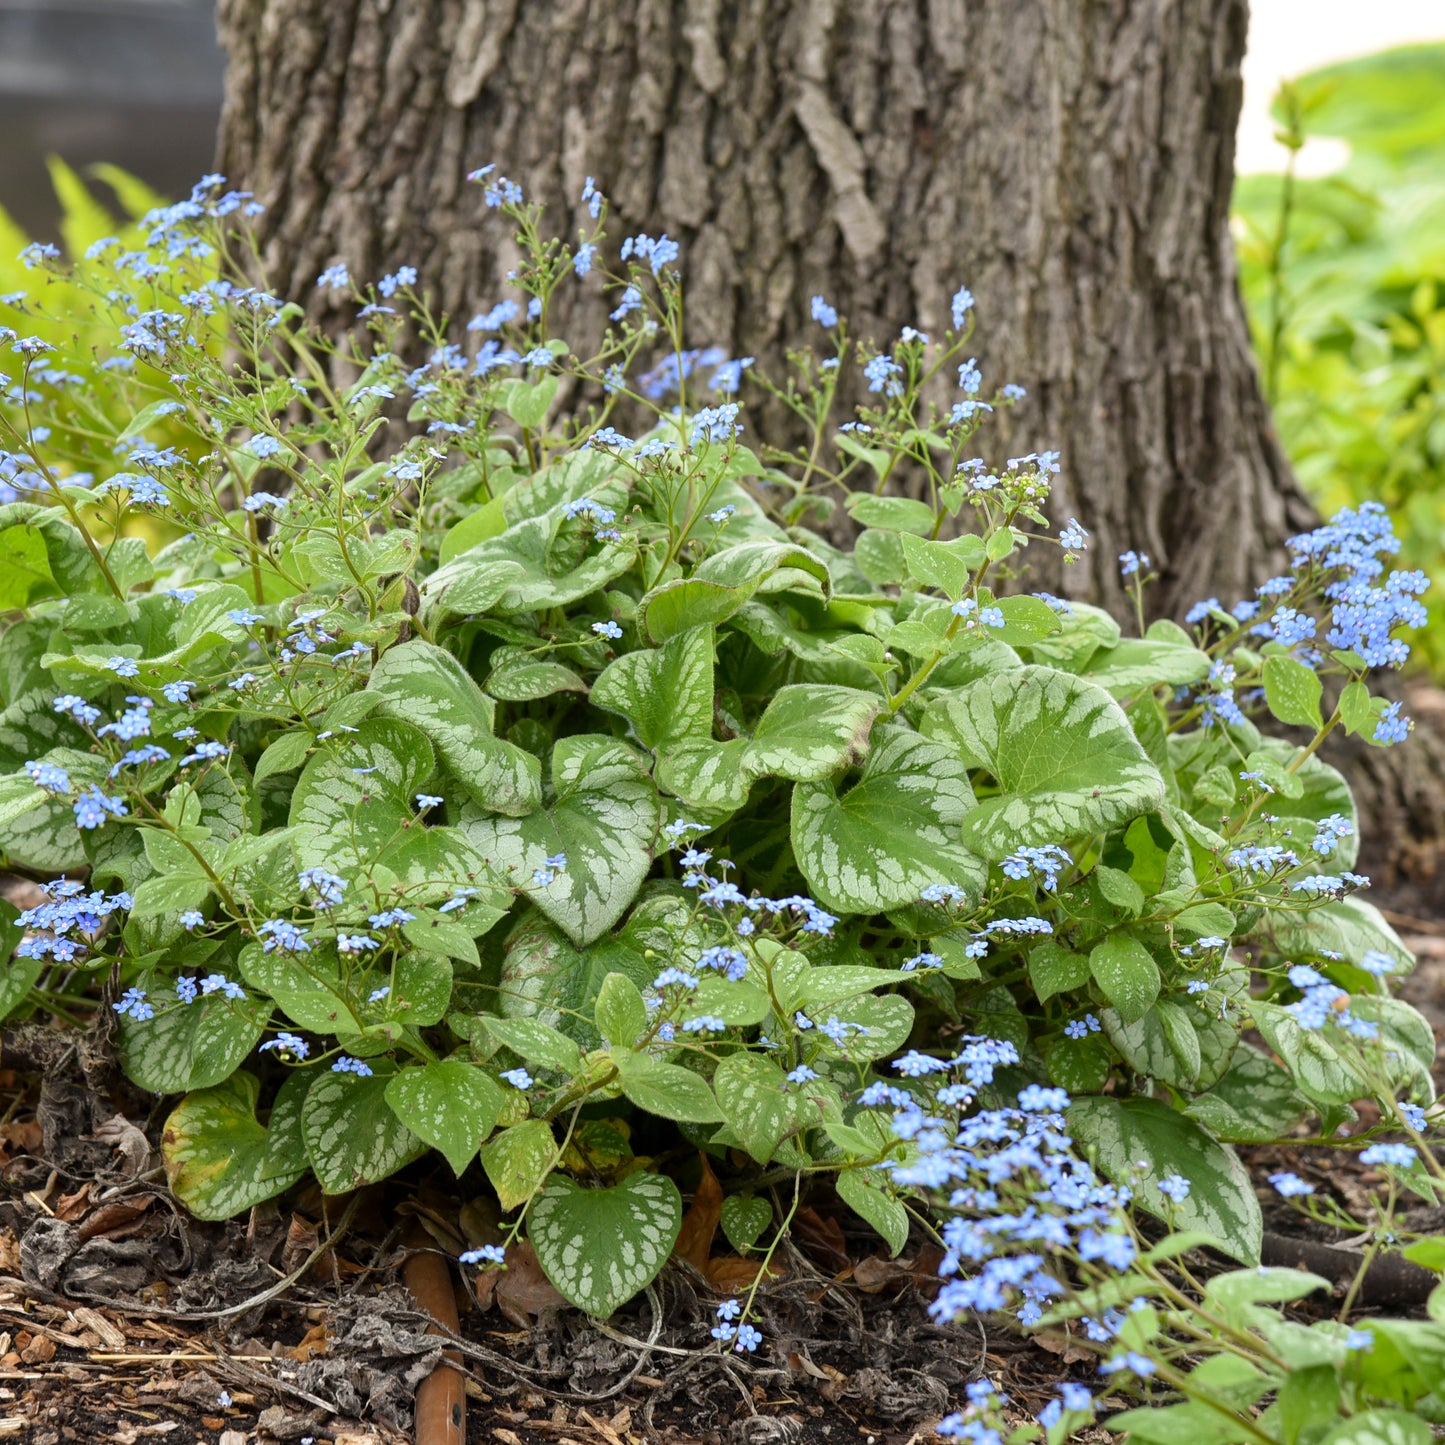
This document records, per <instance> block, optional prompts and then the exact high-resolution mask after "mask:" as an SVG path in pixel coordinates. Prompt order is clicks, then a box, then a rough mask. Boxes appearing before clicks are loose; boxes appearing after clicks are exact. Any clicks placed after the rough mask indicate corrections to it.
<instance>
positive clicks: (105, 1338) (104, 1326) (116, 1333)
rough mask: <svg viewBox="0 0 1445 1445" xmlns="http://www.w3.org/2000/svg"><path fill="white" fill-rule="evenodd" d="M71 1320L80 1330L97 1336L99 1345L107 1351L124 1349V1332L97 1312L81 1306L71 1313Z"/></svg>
mask: <svg viewBox="0 0 1445 1445" xmlns="http://www.w3.org/2000/svg"><path fill="white" fill-rule="evenodd" d="M71 1318H72V1319H73V1320H74V1321H75V1323H76V1324H78V1325H79V1326H80V1327H81V1329H84V1330H89V1331H90V1332H91V1333H92V1334H93V1335H98V1336H99V1337H100V1342H101V1344H103V1345H104V1346H105V1347H106V1348H107V1349H108V1350H121V1349H124V1348H125V1332H124V1331H123V1330H119V1329H117V1328H116V1327H115V1326H114V1325H113V1324H111V1322H110V1321H109V1320H108V1319H106V1317H105V1316H104V1315H103V1314H101V1313H100V1311H99V1310H93V1309H90V1308H88V1307H87V1306H85V1305H82V1306H81V1307H80V1308H79V1309H77V1310H75V1311H74V1312H73V1313H72V1315H71Z"/></svg>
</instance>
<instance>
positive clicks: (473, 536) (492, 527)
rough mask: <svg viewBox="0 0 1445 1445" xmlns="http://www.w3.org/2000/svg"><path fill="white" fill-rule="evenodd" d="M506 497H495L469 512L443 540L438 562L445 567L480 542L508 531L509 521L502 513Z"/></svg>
mask: <svg viewBox="0 0 1445 1445" xmlns="http://www.w3.org/2000/svg"><path fill="white" fill-rule="evenodd" d="M504 501H505V498H504V497H493V498H492V499H491V501H490V502H484V503H483V504H482V505H481V506H480V507H478V508H477V509H476V510H475V511H472V512H468V513H467V515H466V516H465V517H463V518H462V519H461V521H460V522H458V523H457V524H456V526H454V527H452V528H451V530H450V531H448V532H447V534H446V536H444V537H443V538H442V542H441V548H440V551H439V553H438V560H439V561H440V562H441V563H442V565H445V564H446V563H448V562H450V561H451V560H452V558H453V557H460V556H461V555H462V553H463V552H466V551H469V550H470V549H471V548H472V547H475V546H476V545H477V544H478V543H479V542H485V541H488V540H489V539H490V538H492V537H500V536H501V535H502V533H503V532H505V531H506V530H507V519H506V517H505V516H504V515H503V513H502V503H503V502H504Z"/></svg>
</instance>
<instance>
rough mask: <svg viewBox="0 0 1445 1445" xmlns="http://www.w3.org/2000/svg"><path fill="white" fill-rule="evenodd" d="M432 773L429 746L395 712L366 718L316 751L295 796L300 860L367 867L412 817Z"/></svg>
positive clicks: (339, 868) (341, 868)
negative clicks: (327, 748)
mask: <svg viewBox="0 0 1445 1445" xmlns="http://www.w3.org/2000/svg"><path fill="white" fill-rule="evenodd" d="M431 773H432V750H431V744H430V743H428V742H427V740H426V737H425V736H424V735H423V734H422V732H421V731H420V730H419V729H417V728H415V727H413V726H412V725H411V724H410V723H406V722H400V721H398V720H397V719H395V718H381V717H372V718H367V719H366V721H365V722H363V723H362V724H361V726H360V728H359V729H358V730H357V731H356V732H355V733H353V734H348V735H347V736H346V737H345V739H344V740H343V741H341V742H340V743H339V744H338V745H337V746H336V748H335V750H334V751H327V752H318V753H316V754H315V755H314V756H313V757H312V759H311V761H310V762H309V763H307V764H306V766H305V767H304V768H303V769H302V771H301V777H300V779H299V780H298V781H297V784H296V789H295V791H294V792H293V793H292V795H291V814H290V819H289V822H290V824H291V826H292V827H294V828H297V829H300V830H301V832H302V836H301V838H300V840H299V842H298V845H297V853H298V856H299V858H300V860H301V863H302V866H303V867H326V868H329V869H330V870H331V871H332V872H334V873H343V874H344V873H352V872H358V871H365V870H367V869H369V868H370V866H371V865H372V864H373V863H374V862H375V861H376V860H377V859H378V858H379V857H380V856H381V855H382V854H383V852H385V850H386V848H387V847H388V845H389V844H392V843H394V842H396V841H397V840H398V838H399V837H400V835H401V832H402V829H403V827H404V826H405V825H407V824H409V823H410V822H411V820H412V819H413V818H414V817H415V814H416V803H415V799H416V794H417V793H418V792H419V791H421V789H422V787H423V786H424V784H425V783H426V781H427V779H428V778H429V777H430V776H431Z"/></svg>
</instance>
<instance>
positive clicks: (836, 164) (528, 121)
mask: <svg viewBox="0 0 1445 1445" xmlns="http://www.w3.org/2000/svg"><path fill="white" fill-rule="evenodd" d="M1247 19H1248V13H1247V5H1246V0H1009V3H1002V0H863V3H853V4H845V3H841V0H734V3H733V4H731V5H726V6H725V5H722V4H721V3H719V0H548V3H531V4H523V3H521V0H220V5H219V27H220V34H221V39H222V42H223V44H224V46H225V49H226V51H227V53H228V56H229V61H230V69H229V74H228V80H227V92H226V100H225V108H224V112H223V116H222V125H221V141H220V151H219V160H218V166H219V168H220V169H221V170H222V171H224V172H225V173H226V174H227V175H229V176H231V177H232V180H233V182H239V183H244V184H246V185H248V186H249V187H251V188H252V189H254V190H255V191H256V193H257V195H258V197H259V198H260V199H261V200H262V201H264V202H265V203H266V205H267V207H268V210H267V211H266V213H265V215H264V216H263V217H262V218H261V220H260V227H261V235H262V239H263V243H264V256H265V259H266V262H267V265H268V269H269V273H270V277H269V279H270V283H271V284H272V285H273V287H275V288H277V289H279V290H280V291H282V292H283V293H285V294H287V295H288V296H291V297H294V298H297V299H304V298H310V304H312V305H317V306H320V305H323V304H327V303H325V302H323V301H321V300H320V299H319V298H316V297H315V296H314V293H313V289H312V288H313V286H314V282H315V279H316V277H317V276H318V274H319V273H320V272H321V271H322V270H323V269H324V268H325V267H327V266H328V265H330V264H332V263H333V262H336V261H345V262H346V263H347V264H348V266H349V267H350V269H351V272H352V274H353V275H354V276H357V277H378V276H380V275H381V274H382V273H383V272H384V271H388V270H392V269H394V268H395V267H396V266H397V265H400V264H404V263H405V264H411V265H414V266H416V267H417V268H418V270H419V272H420V273H421V278H422V282H423V284H424V285H425V286H426V288H427V289H428V290H429V291H430V292H431V294H432V295H433V297H434V298H436V300H437V302H438V303H439V304H440V306H441V307H442V308H443V309H445V310H447V311H449V312H451V313H452V314H453V315H456V316H459V317H465V316H469V315H471V314H472V312H473V311H476V310H479V309H483V308H486V307H489V306H491V305H492V304H493V303H495V302H496V301H497V300H498V299H500V298H501V297H502V296H503V295H504V294H505V288H506V273H507V271H508V270H509V269H511V267H512V266H513V265H514V264H515V261H516V256H515V253H514V250H513V247H512V243H511V240H510V236H509V233H508V229H507V228H506V227H505V226H504V225H502V224H499V223H498V221H497V218H496V217H495V215H491V214H490V213H488V212H487V211H486V210H485V208H484V205H483V201H482V197H481V193H480V188H478V187H476V186H474V185H471V184H469V183H468V182H467V181H466V180H465V176H466V173H467V172H468V171H469V170H471V169H473V168H475V167H478V166H482V165H486V164H489V163H493V162H495V163H496V164H497V166H498V169H499V170H500V171H502V172H504V173H505V174H506V175H508V176H510V177H512V178H513V179H514V180H517V181H519V182H520V183H521V184H522V185H523V186H524V187H525V189H526V191H527V194H528V196H529V197H533V198H537V199H541V200H544V201H546V203H547V206H548V221H549V223H550V226H551V227H553V228H555V229H556V231H557V232H558V233H559V234H564V235H566V234H571V233H573V232H575V231H576V230H577V229H578V228H580V227H582V226H584V225H585V224H586V221H587V218H586V216H585V214H584V209H583V206H582V204H581V202H580V200H579V194H580V191H581V188H582V184H583V181H584V179H585V178H586V177H587V176H588V175H593V176H595V177H596V178H597V181H598V184H599V186H600V187H601V189H602V190H603V191H604V192H605V194H606V195H607V196H608V198H609V203H610V205H611V206H612V219H611V222H610V225H609V231H610V233H611V236H612V240H613V243H614V244H616V243H617V242H618V241H620V240H621V238H622V237H623V236H625V235H628V234H631V233H632V232H634V231H643V230H645V231H647V232H649V233H651V234H657V233H658V232H660V231H666V232H667V233H668V234H670V235H671V236H672V237H673V238H674V239H676V240H678V241H679V242H680V244H681V246H682V270H683V276H684V281H685V285H686V290H687V300H688V318H689V330H690V340H691V341H692V342H693V343H694V344H714V343H715V344H718V345H722V346H725V347H728V348H730V349H733V350H734V352H736V351H737V350H739V349H740V350H745V351H746V352H747V353H748V354H750V355H754V356H756V357H757V358H758V364H759V366H760V367H767V368H769V369H771V370H772V371H773V373H774V374H775V375H776V374H780V373H781V370H782V357H783V353H784V351H785V349H786V348H788V347H789V346H793V345H797V344H799V342H800V340H806V339H808V338H810V337H814V338H815V337H817V336H818V334H819V333H818V332H817V331H816V330H815V329H814V327H815V323H813V322H812V321H811V320H810V317H809V298H810V297H811V296H812V295H813V294H815V293H820V292H821V293H823V294H824V295H826V296H827V297H828V299H829V300H830V301H831V302H832V303H833V304H834V305H835V306H837V308H838V309H839V311H840V312H841V313H842V314H843V315H844V316H846V317H847V318H848V320H849V323H850V329H851V333H852V334H853V335H855V336H861V337H865V338H866V337H869V336H877V337H879V338H886V337H891V336H893V335H895V334H896V333H897V330H898V328H899V327H900V326H902V325H905V324H909V325H913V326H917V327H919V328H920V329H922V330H924V331H931V332H938V331H941V330H943V328H944V327H945V326H946V324H947V320H948V305H949V298H950V297H951V295H952V293H953V292H954V290H955V289H956V288H957V287H958V286H959V285H960V284H967V285H968V286H969V287H970V289H971V290H972V291H973V292H974V294H975V295H976V297H977V315H978V319H979V353H980V359H981V362H982V364H983V366H984V372H985V384H986V386H992V385H993V384H995V383H1001V382H1004V381H1017V382H1019V383H1021V384H1023V385H1025V386H1026V387H1027V388H1028V390H1029V396H1028V399H1027V400H1026V401H1025V402H1023V403H1022V404H1020V406H1018V407H1017V408H1016V409H1013V410H1011V411H1009V412H1007V413H1005V414H1003V415H1001V416H1000V417H998V418H996V424H995V426H994V427H992V428H991V429H990V433H991V434H990V440H989V442H988V446H989V448H990V449H991V450H992V449H997V451H998V452H999V453H1000V454H1002V455H1004V456H1006V455H1008V454H1010V453H1014V452H1023V451H1034V450H1043V449H1046V448H1057V449H1059V450H1060V451H1061V452H1062V454H1063V470H1062V473H1061V475H1060V476H1059V477H1058V478H1057V479H1056V488H1055V493H1054V500H1053V502H1052V504H1051V511H1052V514H1053V515H1054V516H1055V518H1057V519H1059V520H1063V519H1065V518H1067V517H1069V516H1071V515H1075V516H1077V517H1079V518H1080V519H1081V520H1082V521H1083V523H1084V525H1085V526H1086V527H1088V529H1089V530H1090V531H1091V532H1092V533H1093V534H1094V537H1095V543H1094V546H1093V548H1092V550H1091V551H1090V553H1089V554H1088V555H1087V557H1086V558H1085V559H1084V560H1083V561H1082V562H1080V563H1079V564H1077V565H1076V566H1074V567H1070V568H1067V569H1065V568H1063V567H1062V566H1061V564H1060V562H1059V560H1058V554H1057V553H1056V552H1055V551H1054V550H1053V549H1044V548H1034V549H1033V550H1032V552H1031V553H1030V563H1031V572H1030V578H1029V582H1030V585H1031V586H1036V587H1046V588H1048V589H1050V590H1052V591H1056V592H1060V593H1062V594H1063V595H1066V596H1073V597H1086V598H1090V599H1092V600H1098V601H1103V602H1104V603H1106V604H1108V605H1111V606H1114V607H1119V606H1120V605H1121V604H1122V602H1123V595H1122V592H1121V589H1120V583H1119V579H1118V574H1117V569H1116V567H1115V563H1114V557H1115V554H1116V553H1117V552H1120V551H1122V550H1124V549H1125V548H1131V547H1132V548H1135V549H1137V550H1139V551H1142V552H1147V553H1148V554H1149V555H1150V557H1151V558H1152V559H1153V562H1154V564H1155V566H1156V568H1157V569H1158V571H1159V573H1160V578H1161V580H1160V583H1159V586H1158V591H1157V593H1156V595H1155V597H1154V605H1155V607H1156V608H1157V609H1158V610H1159V611H1161V612H1165V613H1177V612H1179V611H1181V610H1182V609H1183V608H1185V607H1187V606H1188V605H1189V604H1190V603H1192V602H1193V601H1195V600H1197V599H1198V598H1200V597H1203V596H1207V595H1213V596H1218V597H1219V598H1220V599H1221V601H1223V602H1224V603H1225V605H1229V604H1231V603H1232V602H1233V601H1234V600H1236V599H1237V598H1241V597H1246V596H1250V595H1252V592H1253V588H1254V586H1255V585H1256V584H1257V583H1258V582H1259V581H1261V580H1262V579H1263V578H1264V577H1265V576H1267V575H1269V573H1270V572H1272V571H1276V570H1278V569H1279V564H1280V563H1281V561H1282V559H1283V552H1282V546H1281V544H1282V542H1283V539H1284V538H1285V537H1287V536H1289V535H1290V534H1292V533H1293V532H1296V531H1299V530H1302V529H1304V528H1306V527H1308V526H1310V525H1311V524H1312V522H1313V521H1314V516H1313V513H1312V510H1311V508H1310V506H1309V504H1308V502H1307V500H1306V499H1305V497H1304V495H1303V494H1302V492H1301V491H1300V490H1299V487H1298V485H1297V484H1296V482H1295V480H1294V477H1293V475H1292V474H1291V472H1290V469H1289V466H1288V464H1287V462H1286V460H1285V458H1284V457H1283V455H1282V453H1281V451H1280V448H1279V446H1278V444H1277V442H1276V440H1275V437H1274V433H1273V431H1272V428H1271V425H1270V419H1269V414H1268V410H1267V408H1266V406H1265V403H1264V401H1263V398H1262V396H1261V393H1260V390H1259V386H1258V383H1257V378H1256V373H1255V368H1254V362H1253V358H1252V355H1251V352H1250V346H1249V338H1248V333H1247V329H1246V325H1245V320H1244V315H1243V309H1242V305H1241V301H1240V298H1239V293H1238V289H1237V286H1236V283H1235V274H1234V260H1233V250H1232V246H1231V242H1230V238H1229V230H1228V221H1229V197H1230V191H1231V187H1232V184H1233V151H1234V137H1235V127H1236V122H1237V120H1238V115H1239V105H1240V97H1241V82H1240V62H1241V59H1242V57H1243V54H1244V47H1245V38H1246V30H1247ZM559 300H560V301H561V305H560V306H557V305H556V303H555V302H554V313H553V314H554V316H555V318H556V323H557V324H556V327H555V330H556V334H558V335H562V336H566V337H569V338H574V339H576V341H577V342H578V344H582V343H584V342H586V341H589V340H590V339H591V338H593V337H596V336H599V335H600V334H601V330H602V328H603V326H604V325H605V309H606V308H605V306H604V302H603V298H602V296H601V293H600V291H599V290H597V289H596V288H595V287H592V286H589V285H587V284H576V285H573V286H571V287H570V289H565V294H564V295H563V296H562V297H560V298H559ZM764 420H766V418H764ZM757 429H759V430H762V428H757ZM1395 792H1396V795H1397V796H1395V797H1394V798H1393V800H1392V801H1391V803H1390V808H1386V809H1385V811H1386V812H1389V811H1390V809H1391V808H1393V810H1394V813H1395V814H1398V815H1400V816H1402V817H1404V818H1405V819H1406V820H1407V826H1411V827H1414V828H1415V829H1416V831H1417V832H1418V831H1419V829H1420V828H1421V827H1425V828H1426V831H1427V833H1428V835H1429V837H1431V838H1433V839H1437V840H1438V837H1439V834H1440V823H1439V821H1438V819H1437V818H1435V817H1434V812H1433V809H1430V808H1429V804H1428V802H1427V801H1425V800H1424V799H1423V797H1422V795H1421V792H1420V788H1419V787H1418V786H1415V785H1411V787H1410V788H1408V789H1405V790H1404V791H1401V789H1400V788H1396V790H1395ZM1407 792H1408V793H1409V794H1410V796H1409V798H1408V799H1407V798H1406V796H1405V793H1407ZM1422 809H1423V810H1425V811H1428V812H1429V813H1430V821H1429V823H1428V824H1427V823H1426V821H1425V812H1424V811H1422Z"/></svg>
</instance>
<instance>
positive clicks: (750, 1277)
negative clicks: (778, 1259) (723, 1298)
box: [704, 1254, 787, 1294]
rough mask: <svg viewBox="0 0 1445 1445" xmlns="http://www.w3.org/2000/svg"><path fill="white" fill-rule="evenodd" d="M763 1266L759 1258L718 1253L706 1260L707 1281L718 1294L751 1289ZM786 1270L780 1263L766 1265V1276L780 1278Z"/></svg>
mask: <svg viewBox="0 0 1445 1445" xmlns="http://www.w3.org/2000/svg"><path fill="white" fill-rule="evenodd" d="M762 1267H763V1262H762V1260H760V1259H739V1258H738V1257H737V1256H736V1255H734V1254H725V1255H718V1256H717V1257H716V1258H714V1259H710V1260H708V1262H707V1269H706V1270H705V1271H704V1273H705V1274H706V1275H707V1278H708V1283H709V1284H711V1285H712V1287H713V1288H714V1289H715V1290H716V1291H717V1292H718V1293H719V1294H736V1293H737V1292H738V1291H739V1290H743V1289H751V1288H752V1286H753V1281H754V1280H756V1279H757V1277H758V1273H759V1271H760V1270H761V1269H762ZM785 1274H787V1270H786V1269H784V1268H783V1266H782V1265H781V1264H777V1263H774V1264H772V1265H770V1266H769V1267H768V1278H769V1279H770V1280H771V1279H782V1278H783V1276H784V1275H785Z"/></svg>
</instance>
